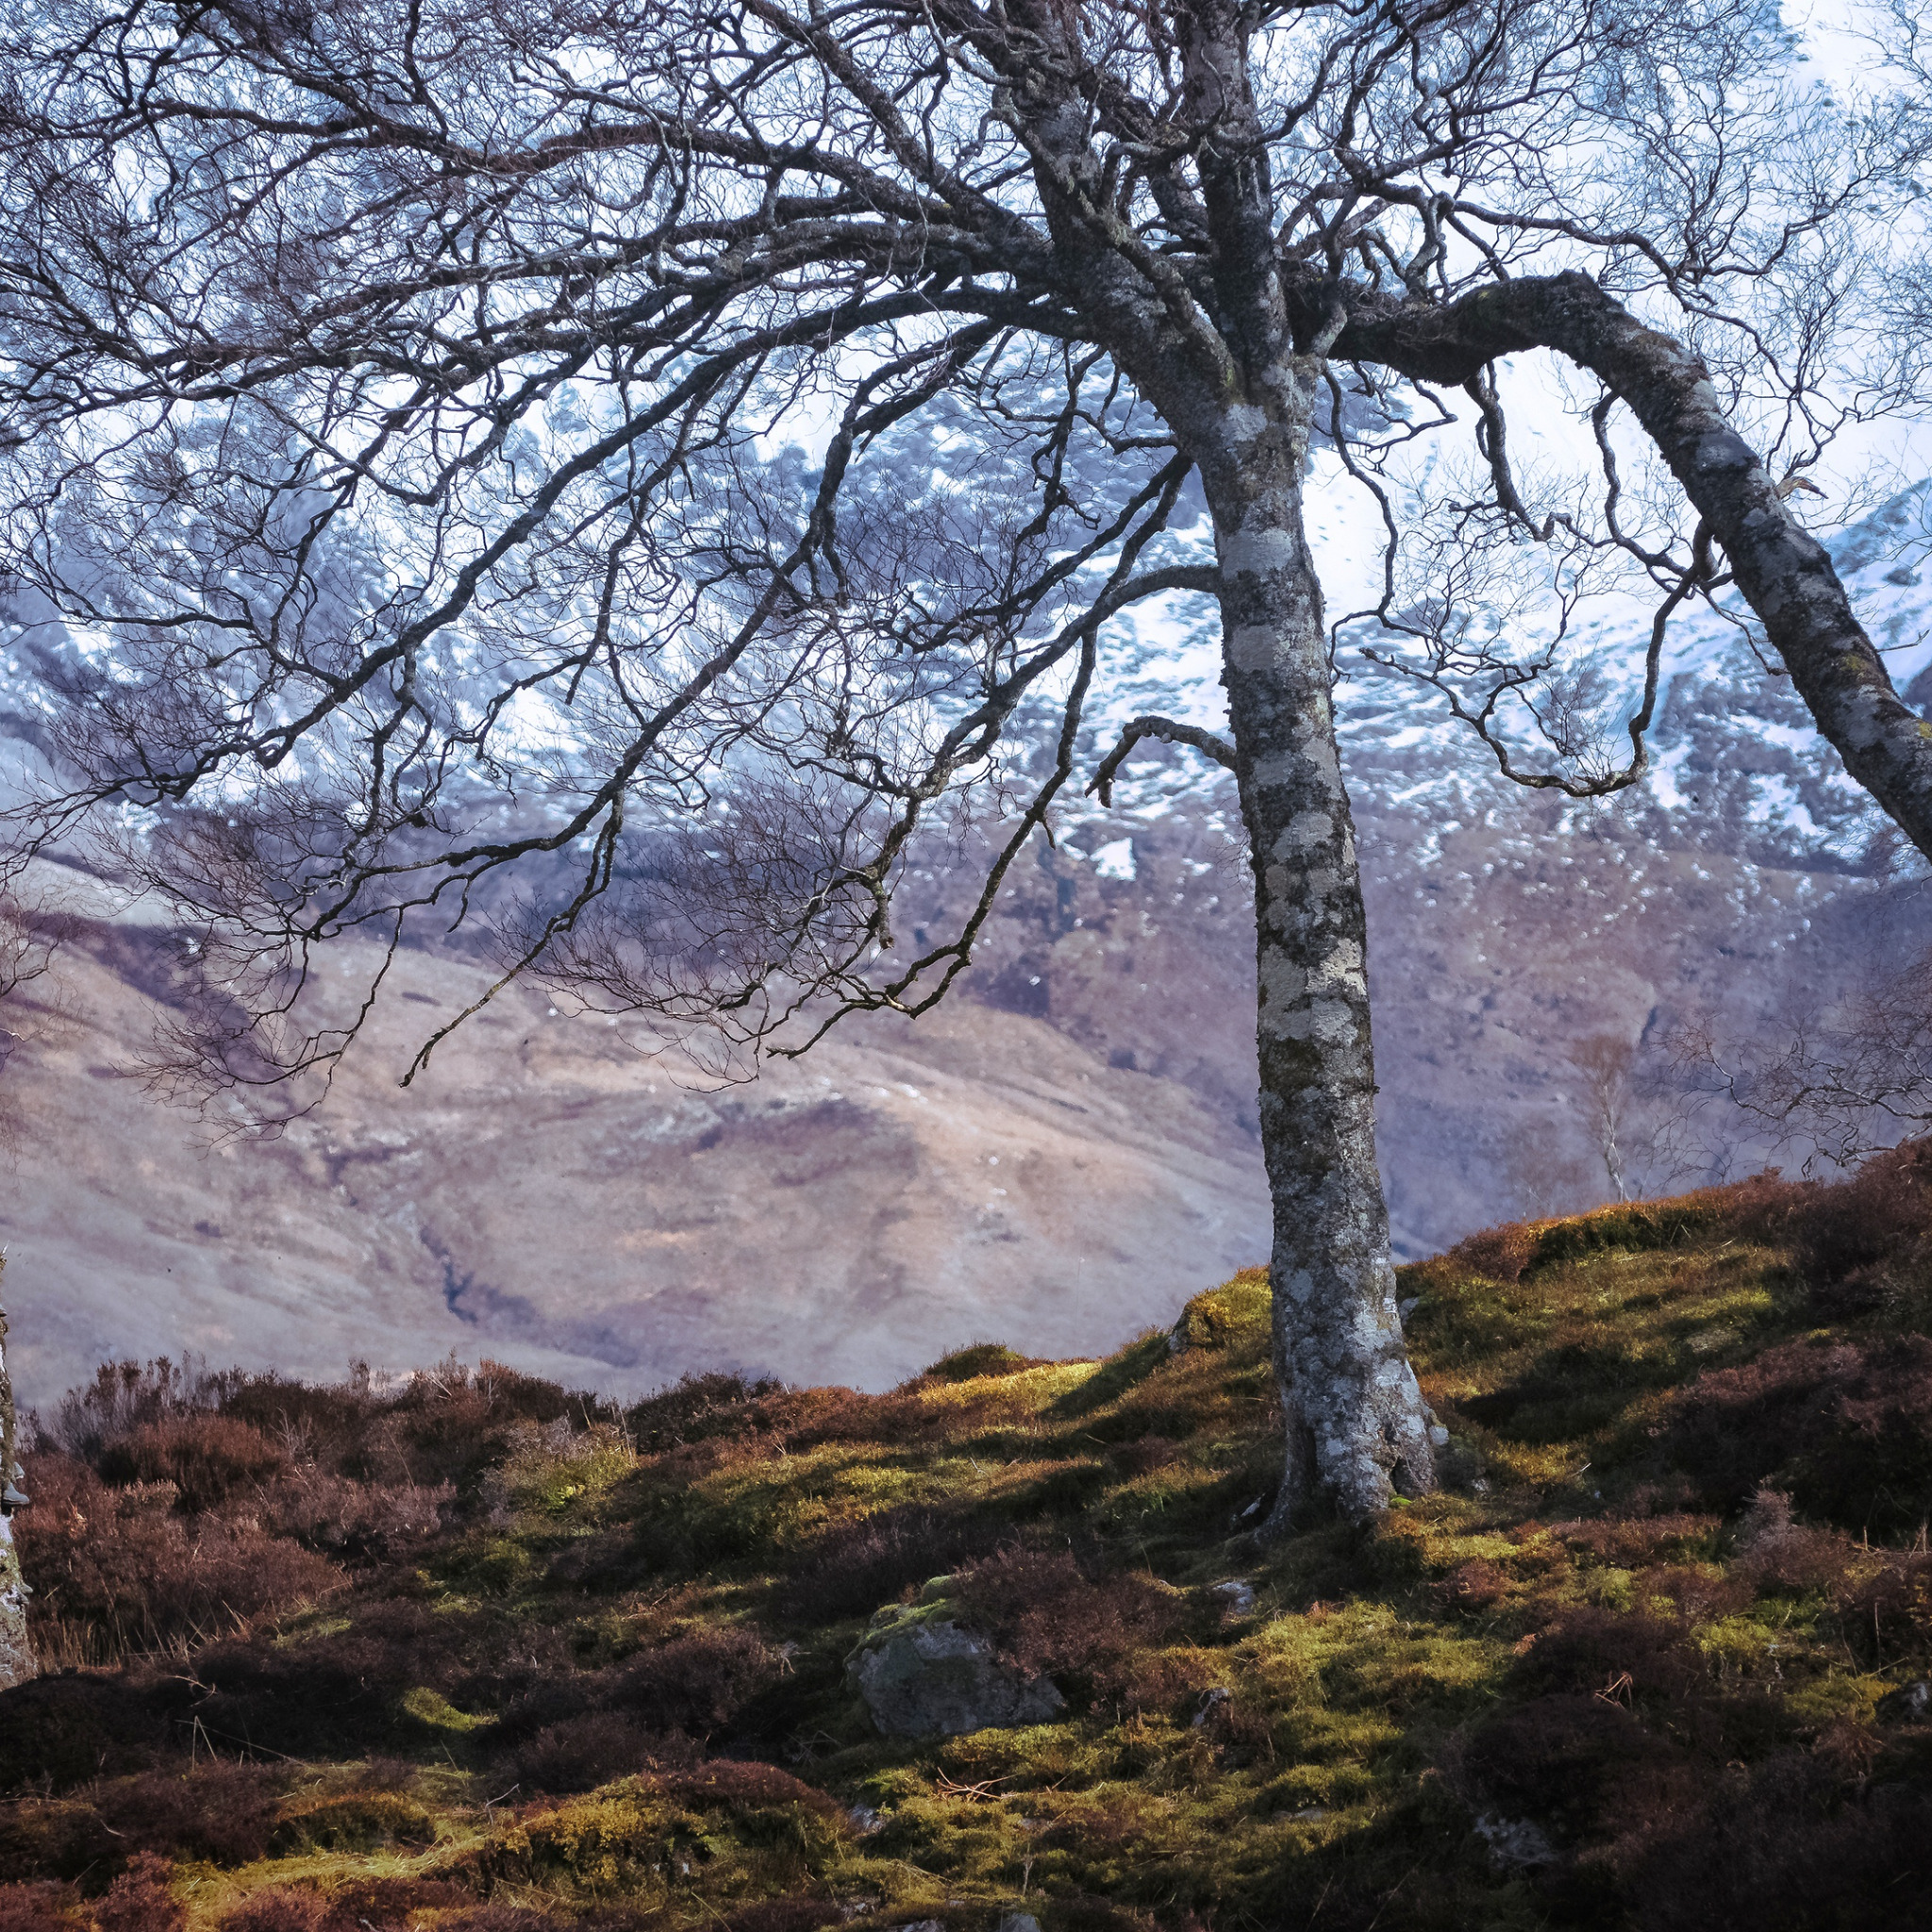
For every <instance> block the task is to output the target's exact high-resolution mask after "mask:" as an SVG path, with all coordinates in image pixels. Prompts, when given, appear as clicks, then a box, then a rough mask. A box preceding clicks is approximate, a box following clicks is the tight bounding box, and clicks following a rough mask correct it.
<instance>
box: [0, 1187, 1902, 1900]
mask: <svg viewBox="0 0 1932 1932" xmlns="http://www.w3.org/2000/svg"><path fill="white" fill-rule="evenodd" d="M1043 1291H1050V1285H1047V1286H1046V1287H1045V1288H1043ZM1403 1292H1404V1294H1405V1295H1406V1296H1407V1297H1410V1298H1412V1301H1413V1306H1412V1307H1411V1308H1410V1310H1409V1329H1410V1333H1411V1336H1412V1338H1413V1341H1414V1345H1415V1350H1416V1358H1417V1366H1418V1370H1419V1372H1420V1373H1421V1374H1422V1377H1423V1381H1424V1388H1425V1389H1426V1391H1427V1392H1428V1394H1429V1398H1430V1400H1431V1401H1432V1402H1433V1403H1434V1405H1435V1406H1436V1407H1437V1409H1438V1410H1439V1411H1440V1413H1441V1417H1442V1419H1443V1421H1444V1422H1445V1423H1446V1424H1448V1426H1449V1427H1450V1429H1451V1431H1452V1442H1451V1446H1450V1449H1449V1451H1448V1452H1447V1453H1446V1455H1445V1457H1444V1463H1445V1474H1447V1476H1448V1477H1449V1478H1450V1484H1449V1486H1448V1487H1446V1488H1445V1489H1444V1490H1443V1491H1442V1492H1441V1494H1438V1495H1435V1496H1431V1497H1428V1498H1425V1499H1422V1500H1419V1501H1415V1502H1410V1503H1407V1504H1405V1505H1403V1506H1401V1507H1398V1508H1396V1509H1395V1510H1394V1511H1393V1512H1391V1515H1390V1517H1389V1519H1388V1520H1387V1521H1386V1522H1385V1523H1383V1524H1380V1525H1379V1526H1377V1527H1375V1528H1374V1529H1371V1530H1365V1531H1357V1530H1354V1529H1350V1528H1348V1527H1345V1526H1342V1525H1339V1524H1310V1525H1308V1526H1307V1528H1306V1529H1304V1531H1303V1532H1302V1533H1301V1534H1299V1535H1297V1536H1295V1537H1293V1538H1291V1540H1289V1541H1286V1542H1284V1543H1281V1544H1278V1545H1275V1546H1272V1547H1268V1548H1262V1547H1258V1546H1257V1544H1256V1543H1255V1542H1254V1541H1253V1540H1252V1539H1251V1538H1250V1537H1248V1536H1247V1535H1246V1534H1245V1532H1244V1529H1243V1525H1244V1524H1252V1523H1254V1522H1257V1521H1258V1520H1259V1516H1260V1513H1261V1510H1262V1508H1264V1507H1265V1503H1266V1500H1267V1498H1268V1495H1269V1488H1270V1481H1271V1475H1272V1473H1273V1471H1274V1468H1275V1463H1276V1456H1277V1448H1276V1438H1275V1431H1276V1427H1277V1423H1276V1416H1275V1409H1274V1397H1273V1392H1272V1389H1271V1384H1270V1377H1269V1374H1268V1370H1267V1357H1266V1291H1265V1285H1264V1283H1263V1281H1262V1279H1261V1277H1260V1276H1259V1275H1257V1274H1244V1275H1241V1276H1239V1277H1237V1278H1236V1279H1235V1280H1234V1281H1232V1282H1230V1283H1228V1284H1227V1285H1226V1286H1224V1287H1223V1288H1220V1289H1217V1290H1214V1291H1211V1292H1209V1293H1206V1294H1203V1295H1201V1296H1198V1297H1197V1298H1196V1299H1195V1300H1193V1301H1192V1302H1191V1303H1189V1304H1188V1306H1187V1307H1186V1308H1185V1310H1183V1311H1182V1312H1181V1314H1180V1318H1179V1320H1178V1322H1177V1323H1176V1324H1175V1326H1174V1329H1173V1331H1172V1333H1171V1334H1170V1333H1168V1332H1164V1331H1163V1332H1158V1333H1154V1334H1150V1335H1148V1336H1145V1337H1143V1338H1141V1340H1139V1341H1135V1342H1134V1343H1132V1344H1131V1345H1129V1346H1128V1347H1126V1348H1124V1349H1123V1350H1122V1351H1121V1352H1120V1353H1119V1354H1117V1355H1115V1356H1112V1357H1108V1359H1106V1360H1104V1361H1098V1362H1093V1361H1081V1362H1036V1361H1029V1360H1026V1359H1024V1358H1022V1357H1017V1356H1014V1355H1012V1354H1010V1353H1009V1352H1008V1351H1007V1350H1005V1349H1003V1348H999V1347H996V1346H991V1345H988V1346H986V1347H982V1348H976V1349H972V1350H968V1351H966V1352H965V1353H963V1354H960V1355H956V1356H954V1357H949V1358H948V1359H946V1360H944V1361H941V1362H939V1363H937V1364H935V1365H934V1367H933V1368H932V1369H931V1370H930V1371H929V1372H928V1373H927V1374H924V1375H923V1376H921V1377H919V1378H918V1379H916V1380H915V1381H913V1382H910V1383H908V1384H907V1385H906V1386H905V1387H903V1388H901V1389H899V1390H896V1391H892V1392H891V1393H890V1394H886V1395H880V1396H868V1395H861V1394H857V1393H854V1392H853V1391H849V1390H842V1389H815V1390H796V1389H790V1388H783V1387H779V1386H777V1385H773V1384H759V1385H753V1386H748V1385H746V1384H744V1383H743V1382H741V1381H737V1380H734V1379H731V1378H727V1377H718V1376H712V1377H706V1378H704V1379H702V1380H694V1381H691V1382H687V1383H686V1384H684V1385H681V1386H680V1387H678V1388H675V1389H673V1390H671V1391H667V1392H666V1393H664V1394H662V1395H659V1396H657V1397H655V1398H653V1399H651V1400H649V1401H646V1402H644V1403H642V1404H641V1405H640V1406H639V1407H635V1408H632V1409H630V1410H628V1411H626V1412H625V1413H622V1414H619V1413H617V1412H615V1411H612V1410H609V1409H606V1408H602V1407H599V1406H598V1405H597V1404H596V1403H595V1402H594V1401H593V1400H591V1399H588V1398H582V1397H573V1396H568V1395H566V1394H565V1393H564V1391H560V1390H558V1389H557V1388H555V1387H553V1386H551V1385H549V1384H545V1383H541V1382H536V1381H532V1380H529V1379H527V1378H525V1377H521V1376H518V1375H515V1374H510V1373H508V1372H504V1371H501V1370H498V1369H493V1368H491V1367H489V1366H488V1365H486V1366H485V1367H484V1368H483V1369H482V1370H479V1371H477V1372H475V1373H466V1372H464V1371H462V1370H460V1369H458V1368H455V1367H446V1368H445V1369H443V1370H441V1371H439V1372H437V1373H436V1374H424V1375H419V1376H417V1377H415V1378H414V1379H413V1380H412V1381H411V1382H409V1383H408V1385H407V1386H405V1387H402V1388H398V1389H393V1390H388V1391H384V1390H380V1389H375V1388H372V1387H370V1386H368V1384H367V1382H366V1379H365V1380H363V1381H361V1382H359V1383H358V1382H352V1383H350V1384H347V1385H344V1386H341V1387H337V1388H331V1389H314V1388H308V1387H303V1386H301V1385H297V1384H291V1383H282V1382H278V1381H275V1380H274V1379H272V1378H262V1377H258V1376H245V1375H242V1374H232V1375H227V1376H220V1377H213V1378H207V1377H203V1378H194V1377H189V1376H185V1375H183V1374H180V1373H179V1372H177V1371H174V1370H171V1369H169V1368H167V1367H166V1365H152V1366H150V1367H149V1368H148V1369H146V1370H141V1369H138V1368H136V1367H134V1366H133V1365H127V1366H125V1367H121V1368H116V1369H111V1370H104V1371H103V1372H102V1374H101V1375H100V1377H99V1379H98V1380H97V1382H96V1383H95V1384H94V1385H93V1386H92V1387H91V1388H89V1389H88V1390H85V1391H77V1392H76V1394H75V1395H74V1396H72V1397H70V1398H69V1399H68V1400H67V1401H66V1402H65V1403H64V1404H63V1405H62V1406H61V1407H60V1409H59V1410H58V1413H56V1414H54V1415H52V1416H48V1417H44V1418H42V1420H41V1424H40V1431H39V1437H38V1447H37V1448H36V1449H35V1451H34V1453H33V1454H32V1455H31V1457H30V1458H29V1482H28V1485H27V1486H28V1489H29V1491H31V1493H32V1494H33V1496H34V1499H35V1500H34V1503H33V1506H32V1507H31V1509H30V1510H28V1511H25V1512H23V1513H22V1514H21V1515H20V1516H19V1517H18V1518H16V1524H17V1527H18V1534H19V1541H20V1547H21V1552H22V1557H23V1560H24V1562H25V1567H26V1571H27V1574H28V1576H29V1578H30V1580H31V1581H32V1582H33V1584H34V1585H35V1588H36V1590H37V1591H38V1592H39V1594H38V1596H37V1598H36V1605H35V1615H36V1619H37V1628H38V1634H39V1640H40V1642H41V1645H42V1656H43V1658H44V1659H45V1660H47V1661H48V1663H49V1664H50V1665H51V1666H53V1667H54V1671H55V1674H51V1675H49V1676H47V1677H45V1678H43V1679H42V1680H41V1681H40V1682H38V1683H35V1684H32V1685H28V1686H25V1687H22V1688H21V1689H18V1690H16V1691H10V1692H8V1693H6V1694H5V1695H4V1696H0V1778H4V1781H5V1784H6V1786H7V1787H8V1793H9V1794H8V1798H7V1801H6V1802H5V1803H4V1805H0V1881H4V1882H0V1932H11V1928H19V1927H28V1926H32V1927H42V1926H54V1925H70V1926H75V1927H82V1926H89V1925H94V1926H98V1927H99V1928H100V1932H132V1928H137V1927H139V1928H149V1927H154V1928H165V1927H168V1926H171V1925H177V1926H178V1925H182V1924H187V1925H192V1926H194V1927H210V1928H213V1927H223V1928H231V1932H353V1928H356V1927H358V1926H365V1927H372V1928H375V1932H387V1928H391V1927H431V1926H434V1927H438V1928H458V1927H459V1928H464V1932H485V1928H489V1932H509V1928H513V1927H514V1928H525V1932H540V1928H546V1927H553V1926H557V1927H561V1926H575V1925H586V1926H600V1927H605V1928H608V1932H616V1928H619V1927H631V1926H651V1927H659V1926H662V1927H667V1928H668V1927H673V1926H675V1927H679V1928H684V1927H689V1928H697V1927H700V1926H703V1927H712V1926H718V1927H724V1928H727V1932H814V1928H817V1927H819V1926H833V1925H839V1924H848V1923H862V1924H865V1925H868V1926H875V1927H881V1928H884V1927H903V1926H909V1925H914V1924H917V1925H920V1926H921V1927H922V1928H924V1932H993V1928H994V1927H995V1926H996V1925H997V1924H998V1923H999V1921H1000V1920H1001V1919H1002V1918H1003V1917H1004V1916H1006V1915H1008V1914H1010V1913H1014V1912H1024V1913H1027V1914H1030V1915H1032V1916H1033V1917H1034V1918H1035V1919H1036V1920H1037V1921H1038V1923H1039V1924H1040V1925H1041V1927H1042V1928H1043V1932H1108V1928H1118V1932H1127V1928H1129V1927H1133V1926H1141V1927H1155V1926H1159V1927H1164V1928H1172V1932H1184V1928H1191V1927H1207V1926H1211V1927H1215V1928H1222V1927H1227V1928H1236V1927H1275V1926H1282V1927H1297V1928H1298V1927H1303V1926H1311V1927H1316V1928H1319V1932H1349V1928H1355V1932H1371V1928H1374V1932H1400V1928H1405V1927H1440V1928H1444V1932H1448V1928H1463V1927H1485V1926H1493V1927H1498V1928H1503V1927H1524V1928H1527V1927H1532V1926H1539V1925H1575V1926H1591V1927H1619V1926H1637V1927H1643V1928H1658V1932H1671V1928H1676V1927H1679V1926H1682V1927H1687V1928H1690V1927H1695V1928H1699V1932H1710V1928H1714V1927H1723V1926H1728V1925H1733V1924H1750V1925H1752V1926H1754V1927H1757V1928H1762V1932H1780V1928H1786V1927H1789V1928H1792V1932H1796V1928H1807V1932H1809V1928H1814V1927H1836V1926H1843V1927H1851V1926H1859V1927H1873V1926H1886V1925H1901V1926H1902V1925H1906V1924H1924V1923H1925V1916H1924V1915H1925V1912H1926V1905H1925V1898H1926V1890H1927V1886H1928V1883H1932V1711H1926V1710H1924V1708H1923V1706H1922V1705H1915V1700H1914V1697H1913V1695H1912V1693H1911V1691H1910V1690H1909V1689H1908V1687H1909V1686H1910V1685H1911V1684H1913V1683H1915V1682H1916V1681H1918V1680H1919V1679H1921V1678H1923V1677H1924V1675H1925V1674H1927V1671H1928V1668H1932V1654H1928V1653H1932V1552H1928V1550H1927V1547H1926V1535H1925V1529H1924V1522H1925V1518H1926V1517H1927V1515H1928V1514H1932V1342H1928V1341H1927V1340H1926V1339H1925V1337H1924V1334H1923V1333H1922V1332H1921V1331H1922V1330H1923V1328H1924V1325H1925V1320H1926V1315H1927V1312H1928V1308H1932V1156H1928V1155H1926V1154H1924V1153H1922V1152H1919V1151H1915V1150H1907V1151H1905V1152H1903V1153H1900V1154H1898V1155H1895V1156H1892V1157H1888V1158H1886V1159H1885V1160H1883V1161H1882V1162H1880V1163H1877V1164H1874V1166H1872V1167H1870V1168H1868V1169H1867V1170H1866V1171H1865V1173H1864V1174H1861V1175H1860V1176H1859V1177H1858V1178H1857V1180H1856V1181H1854V1182H1852V1183H1850V1184H1848V1185H1846V1186H1844V1187H1840V1188H1836V1189H1824V1188H1818V1187H1810V1186H1790V1185H1785V1184H1781V1183H1777V1182H1775V1181H1755V1182H1749V1183H1745V1184H1743V1185H1742V1186H1740V1187H1737V1188H1732V1189H1727V1190H1723V1191H1712V1192H1709V1193H1705V1194H1699V1195H1691V1196H1689V1197H1686V1198H1684V1199H1682V1200H1677V1201H1672V1202H1666V1203H1660V1204H1645V1205H1643V1206H1641V1207H1633V1208H1610V1209H1605V1210H1603V1211H1601V1212H1599V1213H1596V1214H1592V1215H1589V1216H1586V1217H1583V1218H1581V1219H1576V1220H1567V1221H1559V1222H1553V1223H1546V1224H1536V1225H1529V1226H1511V1227H1506V1228H1500V1229H1496V1230H1493V1231H1491V1233H1489V1234H1486V1235H1482V1236H1479V1237H1476V1238H1475V1239H1474V1240H1472V1241H1467V1242H1465V1243H1464V1244H1463V1245H1462V1246H1461V1247H1460V1248H1458V1249H1457V1250H1456V1251H1455V1252H1454V1253H1452V1254H1450V1255H1448V1256H1445V1257H1441V1258H1439V1259H1437V1260H1433V1261H1429V1262H1426V1263H1424V1264H1422V1265H1420V1266H1418V1267H1416V1268H1413V1269H1409V1270H1407V1271H1405V1274H1404V1289H1403ZM941 1575H943V1576H945V1577H947V1578H949V1579H950V1580H949V1581H948V1582H947V1583H946V1584H945V1585H944V1586H943V1593H944V1596H945V1599H946V1601H947V1603H948V1604H949V1605H950V1609H949V1611H948V1614H950V1615H954V1616H957V1617H958V1618H960V1619H962V1620H964V1621H966V1622H967V1623H968V1624H970V1625H971V1627H973V1628H974V1629H977V1630H978V1631H980V1632H982V1633H984V1635H985V1636H986V1637H987V1638H989V1639H990V1640H991V1641H992V1642H994V1643H995V1644H996V1645H997V1646H998V1649H999V1652H1000V1653H1001V1655H1002V1656H1003V1657H1005V1658H1006V1659H1008V1661H1009V1662H1010V1663H1011V1665H1012V1666H1013V1667H1014V1668H1015V1669H1016V1670H1017V1671H1020V1672H1022V1673H1031V1674H1045V1675H1047V1676H1049V1677H1050V1678H1051V1679H1052V1681H1053V1683H1054V1684H1055V1685H1056V1686H1057V1688H1058V1692H1059V1694H1060V1695H1061V1697H1063V1698H1064V1700H1065V1709H1064V1710H1063V1712H1062V1713H1061V1715H1060V1716H1059V1717H1058V1719H1057V1720H1056V1721H1055V1722H1052V1723H1048V1724H1037V1725H1033V1726H1030V1727H1026V1728H1021V1729H1007V1730H984V1731H980V1732H977V1733H975V1734H973V1735H969V1736H962V1737H956V1738H952V1739H929V1740H905V1739H887V1738H882V1737H881V1736H879V1735H878V1734H877V1732H876V1731H875V1730H874V1727H873V1725H872V1724H871V1722H870V1720H869V1718H868V1716H867V1714H866V1712H865V1709H864V1707H863V1706H862V1705H861V1704H860V1703H859V1701H858V1698H857V1696H856V1695H855V1693H854V1691H853V1690H852V1688H851V1687H850V1685H849V1684H848V1681H847V1677H846V1674H845V1659H846V1657H847V1656H848V1655H849V1654H850V1653H851V1651H852V1649H853V1647H854V1645H855V1644H856V1643H857V1642H858V1641H859V1639H860V1638H861V1636H862V1635H863V1633H864V1632H865V1630H866V1628H867V1625H868V1623H869V1620H871V1619H872V1618H873V1616H874V1612H875V1611H877V1610H879V1609H880V1608H881V1607H887V1606H892V1605H895V1604H899V1603H912V1602H914V1601H915V1600H917V1599H919V1598H920V1597H921V1595H922V1592H923V1591H924V1593H925V1597H926V1599H927V1600H928V1601H929V1600H930V1598H931V1596H932V1594H933V1592H932V1591H927V1590H926V1586H927V1585H928V1582H929V1580H930V1579H932V1578H934V1577H935V1576H941ZM1229 1585H1238V1586H1245V1588H1227V1587H1226V1586H1229ZM62 1667H64V1669H63V1668H62Z"/></svg>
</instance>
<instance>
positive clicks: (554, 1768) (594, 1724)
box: [511, 1710, 696, 1792]
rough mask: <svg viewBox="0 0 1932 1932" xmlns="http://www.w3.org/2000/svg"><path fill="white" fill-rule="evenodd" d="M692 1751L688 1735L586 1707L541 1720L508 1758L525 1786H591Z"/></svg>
mask: <svg viewBox="0 0 1932 1932" xmlns="http://www.w3.org/2000/svg"><path fill="white" fill-rule="evenodd" d="M695 1756H696V1747H695V1746H694V1745H693V1744H692V1743H691V1740H689V1739H688V1738H685V1737H682V1736H674V1737H666V1736H664V1735H663V1734H662V1733H659V1732H655V1731H649V1730H646V1729H645V1728H644V1727H643V1726H642V1725H641V1724H638V1723H637V1722H636V1721H635V1720H634V1719H632V1718H629V1717H627V1716H625V1714H624V1713H623V1712H622V1711H615V1710H590V1711H585V1712H584V1713H583V1714H582V1715H581V1716H579V1717H574V1718H566V1719H564V1721H563V1722H562V1723H561V1724H546V1725H545V1726H544V1727H543V1728H542V1729H541V1731H539V1732H538V1733H537V1734H536V1736H535V1737H533V1738H532V1739H531V1740H529V1742H528V1743H526V1744H525V1745H524V1746H523V1747H522V1748H521V1749H520V1750H518V1751H517V1752H516V1753H515V1755H514V1757H513V1758H512V1760H511V1762H512V1764H513V1765H514V1768H515V1771H516V1774H517V1781H518V1783H519V1784H520V1785H521V1786H522V1787H523V1789H524V1790H527V1791H557V1792H572V1791H590V1790H596V1788H597V1787H598V1786H599V1785H607V1784H609V1783H610V1782H611V1780H612V1779H614V1778H620V1777H630V1776H632V1775H634V1774H636V1773H639V1772H643V1771H658V1770H662V1769H664V1768H666V1767H667V1766H671V1765H675V1764H677V1763H679V1762H681V1761H684V1762H688V1761H690V1760H691V1759H692V1758H694V1757H695Z"/></svg>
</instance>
